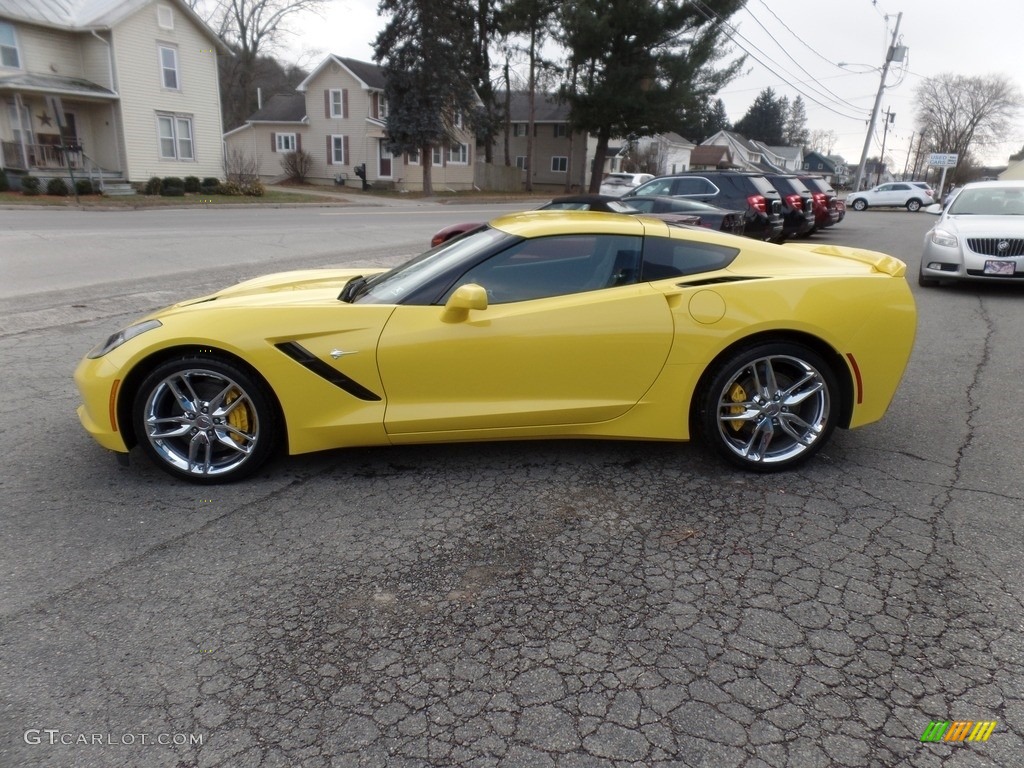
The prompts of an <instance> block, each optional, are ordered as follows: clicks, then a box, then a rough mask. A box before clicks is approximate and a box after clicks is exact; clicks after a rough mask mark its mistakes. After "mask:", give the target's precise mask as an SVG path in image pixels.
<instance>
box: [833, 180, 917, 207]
mask: <svg viewBox="0 0 1024 768" xmlns="http://www.w3.org/2000/svg"><path fill="white" fill-rule="evenodd" d="M934 202H935V198H933V197H932V196H931V195H929V194H928V191H927V190H924V189H922V188H921V187H919V186H916V185H914V184H912V183H911V182H909V181H891V182H889V183H888V184H879V185H878V186H877V187H874V188H873V189H866V190H864V191H863V192H851V193H850V194H849V195H847V197H846V205H847V207H850V208H853V210H855V211H863V210H865V209H866V208H869V207H871V206H874V207H876V208H906V209H907V210H908V211H919V210H921V208H922V207H924V206H926V205H931V204H932V203H934Z"/></svg>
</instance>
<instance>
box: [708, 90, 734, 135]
mask: <svg viewBox="0 0 1024 768" xmlns="http://www.w3.org/2000/svg"><path fill="white" fill-rule="evenodd" d="M731 130H732V123H730V122H729V116H728V115H727V114H725V102H724V101H722V100H721V99H715V103H714V104H713V105H712V106H711V112H710V113H709V114H708V121H707V124H706V126H705V131H706V135H705V136H704V138H707V137H708V136H713V135H714V134H716V133H718V132H719V131H731Z"/></svg>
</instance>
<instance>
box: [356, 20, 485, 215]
mask: <svg viewBox="0 0 1024 768" xmlns="http://www.w3.org/2000/svg"><path fill="white" fill-rule="evenodd" d="M380 13H381V15H385V14H390V15H391V19H390V20H389V21H388V23H387V25H386V26H385V27H384V29H383V30H382V31H381V33H380V34H379V35H377V40H376V41H375V43H374V58H375V59H376V60H377V62H378V63H380V64H381V67H382V69H383V70H384V78H385V86H384V95H385V98H387V101H388V117H387V138H388V148H389V149H390V150H391V152H393V153H395V154H400V153H403V152H419V156H420V163H421V167H422V169H423V192H424V193H425V194H428V195H430V194H433V191H434V190H433V185H432V183H431V165H432V164H431V156H432V151H433V148H434V147H444V146H445V145H446V144H447V143H448V142H449V141H451V140H452V138H453V131H454V128H455V125H456V123H457V122H458V121H459V120H460V119H465V120H470V119H475V111H476V107H477V101H476V95H475V93H474V91H473V84H472V79H471V76H470V74H469V72H468V71H467V70H468V68H467V67H466V62H468V61H472V60H473V50H474V45H473V38H474V29H473V25H474V11H473V6H472V4H471V2H470V0H381V3H380Z"/></svg>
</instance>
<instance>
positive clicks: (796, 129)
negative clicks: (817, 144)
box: [783, 96, 811, 147]
mask: <svg viewBox="0 0 1024 768" xmlns="http://www.w3.org/2000/svg"><path fill="white" fill-rule="evenodd" d="M783 138H784V139H785V140H786V146H789V147H806V146H807V144H808V142H809V141H810V139H811V134H810V132H809V131H808V130H807V108H806V107H805V106H804V99H803V96H797V97H796V98H795V99H793V103H792V104H790V105H789V115H787V116H786V126H785V130H784V132H783Z"/></svg>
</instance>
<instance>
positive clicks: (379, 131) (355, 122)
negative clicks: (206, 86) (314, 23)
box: [224, 56, 476, 191]
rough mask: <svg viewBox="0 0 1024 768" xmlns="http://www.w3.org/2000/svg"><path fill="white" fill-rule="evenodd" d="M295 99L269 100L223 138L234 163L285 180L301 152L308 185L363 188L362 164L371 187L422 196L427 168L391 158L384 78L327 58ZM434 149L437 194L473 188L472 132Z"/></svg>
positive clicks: (417, 161)
mask: <svg viewBox="0 0 1024 768" xmlns="http://www.w3.org/2000/svg"><path fill="white" fill-rule="evenodd" d="M296 90H297V93H292V94H278V95H275V96H272V97H271V98H270V99H268V100H267V102H266V103H265V104H263V105H262V106H261V108H260V109H259V110H257V111H256V112H255V113H253V115H251V116H250V117H249V118H248V119H247V120H246V121H245V125H242V126H240V127H238V128H236V129H234V130H233V131H229V132H228V133H226V134H225V135H224V145H225V150H226V152H227V155H228V163H229V165H232V164H235V163H243V164H244V163H246V162H248V163H253V164H255V167H256V172H257V174H258V175H259V176H260V178H262V179H264V180H266V181H275V180H278V179H282V178H283V177H284V172H283V169H282V166H281V160H282V158H283V157H284V156H285V155H286V154H287V153H289V152H294V151H298V150H302V151H304V152H307V153H309V155H310V157H311V159H312V170H311V172H310V173H309V175H308V177H307V180H308V181H311V182H314V183H320V184H332V183H333V184H339V185H344V186H350V187H354V186H360V185H361V184H362V181H361V179H360V178H359V177H358V176H357V174H356V170H357V168H359V167H361V166H362V165H364V164H365V167H366V179H367V181H369V182H370V183H371V184H373V185H374V186H378V187H387V188H395V189H404V190H412V191H419V190H422V189H423V167H422V165H421V158H420V157H418V156H417V155H415V154H413V155H401V156H397V157H395V156H392V154H391V152H390V151H389V150H388V147H387V141H386V134H385V123H386V120H387V102H386V100H385V98H384V73H383V71H382V70H381V68H380V67H378V66H377V65H375V64H369V63H367V62H364V61H357V60H356V59H348V58H344V57H341V56H328V57H327V58H326V59H324V60H323V61H322V62H321V63H320V64H319V65H318V66H317V67H316V69H314V70H313V71H312V72H311V73H310V75H309V77H307V78H306V79H305V80H303V81H302V82H301V83H300V84H299V86H298V88H297V89H296ZM457 130H458V134H459V135H458V136H457V140H456V141H454V142H452V143H450V144H448V145H446V146H443V147H435V148H434V150H433V152H432V157H431V158H430V161H431V162H432V163H433V167H432V169H431V182H432V184H433V186H434V189H435V190H445V189H448V190H453V191H458V190H465V189H471V188H472V187H473V163H474V161H475V155H476V149H475V146H474V141H473V136H472V133H471V132H470V131H469V130H468V129H464V128H459V129H457Z"/></svg>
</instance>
